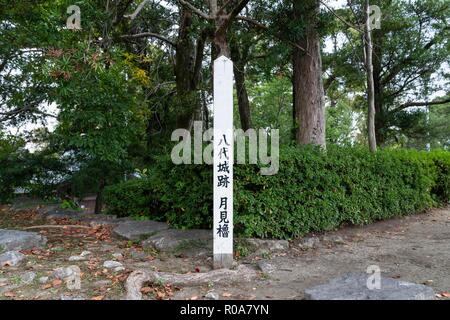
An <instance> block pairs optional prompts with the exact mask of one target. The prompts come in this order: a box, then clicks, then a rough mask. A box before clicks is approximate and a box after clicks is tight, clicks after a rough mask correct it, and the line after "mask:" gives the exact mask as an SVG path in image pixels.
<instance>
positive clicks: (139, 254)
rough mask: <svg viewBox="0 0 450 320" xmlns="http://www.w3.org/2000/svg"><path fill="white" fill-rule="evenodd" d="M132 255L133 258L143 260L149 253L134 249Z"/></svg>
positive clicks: (131, 251)
mask: <svg viewBox="0 0 450 320" xmlns="http://www.w3.org/2000/svg"><path fill="white" fill-rule="evenodd" d="M130 255H131V258H133V259H136V260H141V261H144V260H147V257H148V254H146V253H145V252H143V251H137V250H134V249H132V250H130Z"/></svg>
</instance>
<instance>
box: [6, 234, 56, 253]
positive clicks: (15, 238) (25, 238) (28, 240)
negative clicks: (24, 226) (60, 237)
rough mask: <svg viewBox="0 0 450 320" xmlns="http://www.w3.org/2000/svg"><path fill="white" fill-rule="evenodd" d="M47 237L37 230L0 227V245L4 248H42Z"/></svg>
mask: <svg viewBox="0 0 450 320" xmlns="http://www.w3.org/2000/svg"><path fill="white" fill-rule="evenodd" d="M46 243H47V238H45V237H44V236H42V235H40V234H39V233H37V232H26V231H19V230H6V229H0V247H2V248H4V250H25V249H32V248H42V247H44V246H45V244H46Z"/></svg>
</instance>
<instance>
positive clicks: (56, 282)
mask: <svg viewBox="0 0 450 320" xmlns="http://www.w3.org/2000/svg"><path fill="white" fill-rule="evenodd" d="M61 284H62V280H60V279H55V280H53V282H52V286H53V287H59V286H60V285H61Z"/></svg>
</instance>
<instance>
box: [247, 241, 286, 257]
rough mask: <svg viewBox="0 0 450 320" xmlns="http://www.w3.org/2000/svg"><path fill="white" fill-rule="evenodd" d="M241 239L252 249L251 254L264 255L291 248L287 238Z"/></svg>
mask: <svg viewBox="0 0 450 320" xmlns="http://www.w3.org/2000/svg"><path fill="white" fill-rule="evenodd" d="M239 241H241V242H242V243H243V244H244V245H245V246H247V247H248V249H249V250H250V251H251V255H264V254H270V253H274V252H280V251H285V250H288V249H289V241H287V240H270V239H253V238H249V239H240V240H239Z"/></svg>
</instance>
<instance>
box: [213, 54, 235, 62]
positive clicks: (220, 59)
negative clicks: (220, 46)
mask: <svg viewBox="0 0 450 320" xmlns="http://www.w3.org/2000/svg"><path fill="white" fill-rule="evenodd" d="M214 61H215V62H216V61H230V62H231V59H229V58H227V57H226V56H224V55H221V56H220V57H218V58H217V59H216V60H214Z"/></svg>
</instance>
